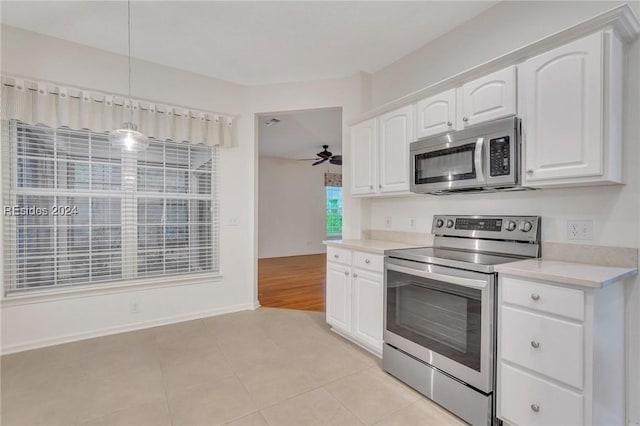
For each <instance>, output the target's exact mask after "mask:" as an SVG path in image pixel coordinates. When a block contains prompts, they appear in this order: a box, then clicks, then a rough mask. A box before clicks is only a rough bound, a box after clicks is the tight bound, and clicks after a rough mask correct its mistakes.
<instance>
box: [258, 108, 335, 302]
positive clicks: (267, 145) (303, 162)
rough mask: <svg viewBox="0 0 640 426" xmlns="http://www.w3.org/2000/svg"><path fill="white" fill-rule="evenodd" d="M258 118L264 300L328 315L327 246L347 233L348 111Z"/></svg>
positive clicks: (260, 273)
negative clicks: (344, 145) (344, 130)
mask: <svg viewBox="0 0 640 426" xmlns="http://www.w3.org/2000/svg"><path fill="white" fill-rule="evenodd" d="M256 119H257V121H258V123H257V124H258V125H257V132H258V152H259V157H258V215H257V216H258V300H259V301H260V305H261V306H267V307H278V308H288V309H301V310H311V311H324V309H325V276H326V263H325V262H326V249H325V246H324V244H323V241H324V240H327V239H336V238H341V235H342V187H341V185H342V171H341V170H342V168H341V164H342V108H339V107H338V108H322V109H313V110H299V111H281V112H273V113H264V114H258V115H257V116H256Z"/></svg>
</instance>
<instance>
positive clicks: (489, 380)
mask: <svg viewBox="0 0 640 426" xmlns="http://www.w3.org/2000/svg"><path fill="white" fill-rule="evenodd" d="M431 233H432V234H434V235H435V238H434V245H433V247H425V248H415V249H404V250H391V251H388V252H386V253H385V316H384V342H385V344H384V348H383V359H382V364H383V367H384V369H385V370H386V371H387V372H389V373H390V374H392V375H394V376H396V377H397V378H399V379H400V380H402V381H404V382H405V383H407V384H409V385H410V386H412V387H413V388H415V389H417V390H418V391H420V392H421V393H423V394H424V395H426V396H427V397H429V398H431V399H432V400H434V401H435V402H437V403H438V404H440V405H442V406H444V407H445V408H447V409H449V410H450V411H452V412H453V413H455V414H456V415H458V416H459V417H461V418H462V419H464V420H466V421H467V422H469V423H471V424H474V425H479V424H492V423H494V422H495V421H496V418H495V402H494V401H495V399H494V395H493V394H494V389H495V352H496V318H497V314H496V295H497V292H496V285H497V282H498V280H497V276H496V273H495V272H494V266H495V265H499V264H502V263H507V262H514V261H517V260H522V259H527V258H534V257H539V256H540V217H538V216H444V215H439V216H435V217H434V218H433V227H432V232H431Z"/></svg>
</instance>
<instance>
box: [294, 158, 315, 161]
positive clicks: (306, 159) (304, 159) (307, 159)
mask: <svg viewBox="0 0 640 426" xmlns="http://www.w3.org/2000/svg"><path fill="white" fill-rule="evenodd" d="M315 160H318V158H298V159H297V160H296V161H315Z"/></svg>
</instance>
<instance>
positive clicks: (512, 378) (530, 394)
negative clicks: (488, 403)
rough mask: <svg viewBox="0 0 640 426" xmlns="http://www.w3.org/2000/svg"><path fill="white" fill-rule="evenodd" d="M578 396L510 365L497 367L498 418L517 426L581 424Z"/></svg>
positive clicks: (581, 415)
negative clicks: (498, 369) (498, 371)
mask: <svg viewBox="0 0 640 426" xmlns="http://www.w3.org/2000/svg"><path fill="white" fill-rule="evenodd" d="M582 413H583V397H582V395H581V394H578V393H575V392H572V391H570V390H567V389H564V388H562V387H560V386H557V385H555V384H553V383H549V382H547V381H545V380H542V379H541V378H539V377H536V376H534V375H532V374H529V373H525V372H524V371H521V370H518V369H516V368H514V367H512V366H510V365H507V364H504V363H502V364H501V365H500V377H498V417H499V418H501V419H502V420H505V421H506V422H508V423H513V424H516V425H544V426H555V425H557V426H570V425H582V424H583V414H582Z"/></svg>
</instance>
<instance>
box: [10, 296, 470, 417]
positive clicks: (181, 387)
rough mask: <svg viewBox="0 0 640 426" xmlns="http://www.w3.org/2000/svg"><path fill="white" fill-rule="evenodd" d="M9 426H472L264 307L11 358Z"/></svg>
mask: <svg viewBox="0 0 640 426" xmlns="http://www.w3.org/2000/svg"><path fill="white" fill-rule="evenodd" d="M0 361H1V365H0V375H1V391H2V399H1V401H2V406H1V412H0V415H1V416H2V417H1V419H0V422H1V424H2V425H5V426H9V425H28V426H33V425H82V426H89V425H92V426H97V425H110V426H111V425H117V426H125V425H132V426H133V425H136V426H155V425H217V424H228V425H236V426H241V425H242V426H246V425H252V426H254V425H255V426H260V425H271V426H275V425H291V426H302V425H321V426H325V425H362V424H367V425H371V424H377V425H403V426H404V425H406V426H419V425H462V424H464V423H463V422H462V421H461V420H460V419H458V418H457V417H455V416H453V415H452V414H450V413H448V412H447V411H446V410H444V409H442V408H441V407H439V406H437V405H435V404H434V403H432V402H431V401H429V400H428V399H426V398H424V397H422V396H421V395H420V394H418V393H417V392H415V391H414V390H412V389H411V388H409V387H407V386H405V385H404V384H402V383H401V382H399V381H397V380H395V379H394V378H393V377H391V376H389V375H387V374H386V373H385V372H384V371H383V370H382V369H381V366H380V360H379V359H377V358H375V357H373V356H372V355H370V354H368V353H367V352H365V351H363V350H361V349H360V348H358V347H356V346H355V345H353V344H351V343H349V342H348V341H346V340H345V339H343V338H341V337H340V336H337V335H336V334H334V333H332V332H331V331H330V330H329V328H328V326H327V325H326V324H325V322H324V314H322V313H316V312H306V311H293V310H284V309H270V308H261V309H258V310H256V311H245V312H238V313H234V314H228V315H221V316H217V317H211V318H206V319H201V320H196V321H189V322H183V323H179V324H174V325H168V326H164V327H157V328H153V329H148V330H142V331H135V332H130V333H123V334H117V335H113V336H107V337H100V338H97V339H91V340H84V341H81V342H76V343H69V344H65V345H59V346H54V347H49V348H44V349H38V350H33V351H28V352H22V353H19V354H14V355H8V356H4V357H2V359H1V360H0Z"/></svg>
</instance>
